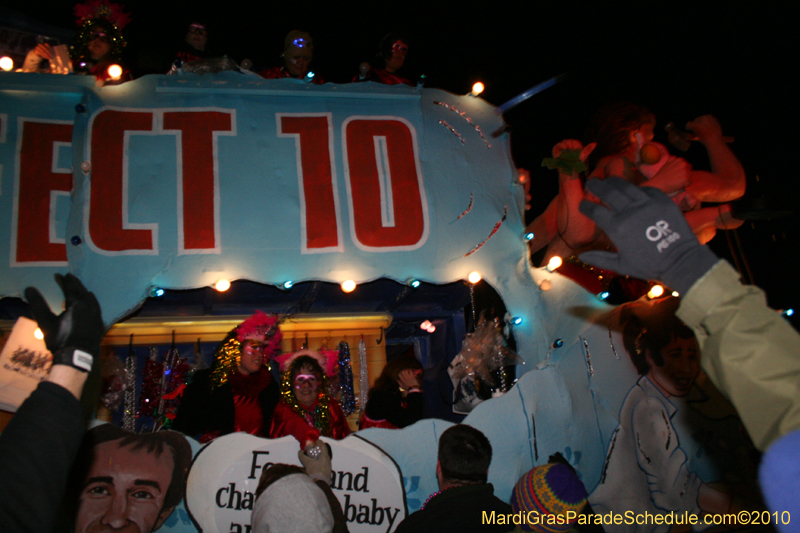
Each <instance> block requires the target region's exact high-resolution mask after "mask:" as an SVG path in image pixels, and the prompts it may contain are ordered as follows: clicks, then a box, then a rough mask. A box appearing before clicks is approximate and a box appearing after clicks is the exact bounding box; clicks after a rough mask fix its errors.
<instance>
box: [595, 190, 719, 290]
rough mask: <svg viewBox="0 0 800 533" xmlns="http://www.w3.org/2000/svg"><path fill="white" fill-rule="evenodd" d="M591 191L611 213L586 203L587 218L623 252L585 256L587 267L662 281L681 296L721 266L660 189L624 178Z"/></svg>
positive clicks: (676, 207)
mask: <svg viewBox="0 0 800 533" xmlns="http://www.w3.org/2000/svg"><path fill="white" fill-rule="evenodd" d="M586 189H587V190H588V191H590V192H592V193H594V194H595V195H597V196H598V197H599V198H600V199H601V200H602V201H603V202H604V203H605V204H606V205H607V206H608V207H606V205H598V204H595V203H592V202H589V201H587V200H583V201H582V202H581V205H580V210H581V213H583V214H584V215H586V216H587V217H589V218H591V219H592V220H594V221H595V222H596V223H597V225H598V226H600V228H601V229H602V230H603V231H605V232H606V233H607V234H608V236H609V237H611V240H612V241H614V244H615V245H616V246H617V250H618V251H617V253H612V252H603V251H591V252H585V253H582V254H581V255H580V259H581V261H585V262H587V263H591V264H593V265H596V266H598V267H600V268H606V269H608V270H613V271H615V272H618V273H620V274H625V275H628V276H634V277H637V278H641V279H654V280H659V281H662V282H663V283H665V284H666V285H667V286H669V287H670V288H672V289H675V290H676V291H678V292H679V293H680V294H685V293H686V292H687V291H688V290H689V289H690V288H691V286H692V285H694V283H695V282H696V281H697V280H698V279H700V278H701V277H702V276H703V275H704V274H705V273H706V272H708V270H709V269H711V267H712V266H714V264H716V263H717V261H719V259H718V258H717V257H716V256H715V255H714V254H713V252H711V250H709V249H708V248H706V247H705V246H703V245H701V244H700V243H699V242H698V240H697V238H696V237H695V236H694V233H693V232H692V229H691V228H690V227H689V224H688V223H687V222H686V219H685V218H684V216H683V213H682V212H681V211H680V209H678V206H676V205H675V204H674V203H673V202H672V200H670V199H669V197H667V195H665V194H664V193H662V192H661V191H659V190H658V189H655V188H653V187H646V186H645V187H637V186H636V185H632V184H631V183H628V182H627V181H625V180H622V179H620V178H607V179H605V180H599V179H591V180H588V181H587V182H586Z"/></svg>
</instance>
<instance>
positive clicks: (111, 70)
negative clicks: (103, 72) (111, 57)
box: [108, 64, 122, 81]
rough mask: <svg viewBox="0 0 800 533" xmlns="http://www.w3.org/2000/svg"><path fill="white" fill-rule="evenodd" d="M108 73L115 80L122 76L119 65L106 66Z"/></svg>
mask: <svg viewBox="0 0 800 533" xmlns="http://www.w3.org/2000/svg"><path fill="white" fill-rule="evenodd" d="M108 75H109V77H111V79H112V80H114V81H117V80H118V79H120V78H121V77H122V67H121V66H119V65H116V64H114V65H111V66H110V67H108Z"/></svg>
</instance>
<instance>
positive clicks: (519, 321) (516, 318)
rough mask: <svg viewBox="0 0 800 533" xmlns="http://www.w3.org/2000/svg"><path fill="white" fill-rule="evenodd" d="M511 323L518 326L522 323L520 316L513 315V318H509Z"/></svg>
mask: <svg viewBox="0 0 800 533" xmlns="http://www.w3.org/2000/svg"><path fill="white" fill-rule="evenodd" d="M511 323H512V324H514V325H515V326H519V325H520V324H522V317H521V316H515V317H514V318H512V319H511Z"/></svg>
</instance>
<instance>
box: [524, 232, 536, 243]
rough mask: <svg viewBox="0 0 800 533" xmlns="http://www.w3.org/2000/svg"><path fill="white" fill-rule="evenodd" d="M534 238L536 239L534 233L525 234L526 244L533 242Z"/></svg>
mask: <svg viewBox="0 0 800 533" xmlns="http://www.w3.org/2000/svg"><path fill="white" fill-rule="evenodd" d="M534 237H535V235H534V234H533V232H532V231H529V232H528V233H526V234H525V241H526V242H527V241H532V240H533V238H534Z"/></svg>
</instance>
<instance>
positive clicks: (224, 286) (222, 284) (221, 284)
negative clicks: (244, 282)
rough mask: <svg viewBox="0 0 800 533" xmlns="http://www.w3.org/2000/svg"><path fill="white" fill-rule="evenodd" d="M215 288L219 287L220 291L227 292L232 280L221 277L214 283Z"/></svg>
mask: <svg viewBox="0 0 800 533" xmlns="http://www.w3.org/2000/svg"><path fill="white" fill-rule="evenodd" d="M214 288H215V289H217V290H218V291H219V292H225V291H227V290H228V289H230V288H231V282H230V281H228V280H227V279H221V280H219V281H218V282H216V283H215V284H214Z"/></svg>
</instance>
